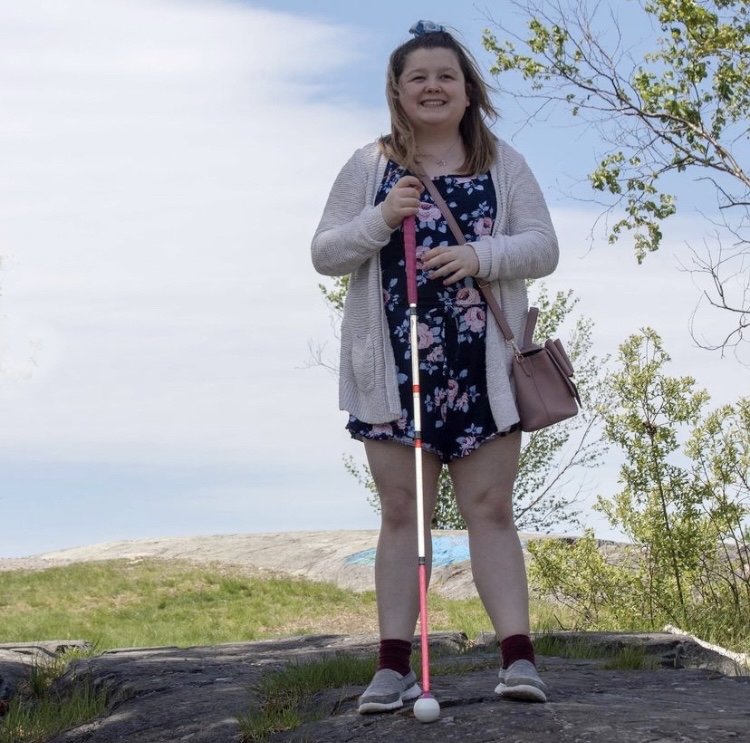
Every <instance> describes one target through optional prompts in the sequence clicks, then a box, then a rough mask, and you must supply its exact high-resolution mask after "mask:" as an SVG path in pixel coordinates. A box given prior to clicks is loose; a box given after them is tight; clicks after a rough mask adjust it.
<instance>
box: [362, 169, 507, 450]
mask: <svg viewBox="0 0 750 743" xmlns="http://www.w3.org/2000/svg"><path fill="white" fill-rule="evenodd" d="M404 174H405V171H404V170H403V169H402V168H401V167H399V166H398V165H396V164H395V163H393V162H391V163H389V164H388V167H387V169H386V173H385V176H384V178H383V182H382V184H381V186H380V189H379V190H378V194H377V197H376V200H375V203H376V204H378V203H380V202H382V201H383V199H385V197H386V196H387V194H388V192H389V191H390V190H391V188H393V186H394V185H395V184H396V183H397V182H398V180H399V179H400V178H401V177H402V176H403V175H404ZM435 185H436V186H437V188H438V189H439V191H440V193H441V194H442V196H443V198H444V199H445V200H446V203H447V204H448V206H449V207H450V209H451V211H452V212H453V214H454V215H455V216H456V219H457V221H458V223H459V225H460V227H461V229H462V230H463V232H464V236H465V237H466V239H467V240H468V241H470V242H471V241H476V240H477V239H478V237H481V236H482V235H489V234H491V232H492V227H493V224H494V219H495V212H496V208H497V207H496V202H495V192H494V189H493V187H492V182H491V180H490V176H489V174H484V175H479V176H476V177H473V178H467V177H458V176H445V177H442V178H439V179H436V180H435ZM416 225H417V291H418V307H417V310H418V325H417V330H418V346H419V354H420V363H419V370H420V387H421V390H422V431H421V434H422V446H423V448H424V450H425V451H429V452H432V453H435V454H437V455H438V456H439V457H440V459H441V460H442V461H443V462H449V461H451V460H452V459H455V458H458V457H464V456H467V455H468V454H471V453H472V452H473V451H475V450H476V449H477V448H478V447H479V446H480V445H481V444H482V443H483V442H485V441H487V440H489V439H491V438H494V437H496V436H498V435H503V434H504V433H505V432H503V433H499V432H498V431H497V428H496V426H495V422H494V419H493V417H492V413H491V411H490V406H489V400H488V397H487V385H486V377H485V367H484V364H485V353H484V343H485V330H486V322H487V309H486V304H485V302H484V298H483V297H482V294H481V292H480V291H479V290H478V289H477V287H476V284H475V283H474V280H473V279H471V278H467V279H464V280H463V281H460V282H458V283H456V284H453V285H452V286H448V287H446V286H443V284H442V282H440V281H431V280H430V271H427V270H425V268H424V264H423V256H424V254H425V253H426V252H427V251H428V250H429V249H430V248H433V247H437V246H444V245H452V244H454V243H455V238H454V237H453V235H452V233H451V231H450V229H449V227H448V225H447V224H446V222H445V220H444V219H443V216H442V214H441V213H440V210H439V209H438V207H437V206H436V205H435V204H434V203H433V202H432V199H431V198H430V195H429V193H428V192H427V191H425V192H424V193H423V195H422V204H421V206H420V209H419V212H418V213H417V216H416ZM380 262H381V271H382V280H383V303H384V307H385V313H386V317H387V319H388V325H389V328H390V332H391V342H392V344H393V350H394V355H395V358H396V374H397V379H398V383H399V394H400V398H401V407H402V412H401V417H400V418H399V419H398V420H396V421H393V422H392V423H380V424H376V425H372V424H368V423H364V422H363V421H360V420H358V419H357V418H355V417H354V416H350V417H349V422H348V424H347V429H348V430H349V432H350V434H351V435H352V436H353V437H354V438H356V439H375V440H394V441H398V442H400V443H403V444H409V445H412V446H413V445H414V421H413V416H412V410H411V408H412V383H411V348H410V343H409V308H408V302H407V298H406V268H405V260H404V246H403V237H402V233H401V231H400V230H397V231H395V232H394V233H393V236H392V237H391V241H390V243H389V244H388V245H387V246H386V247H384V248H383V250H382V251H381V254H380Z"/></svg>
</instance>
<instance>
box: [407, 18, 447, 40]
mask: <svg viewBox="0 0 750 743" xmlns="http://www.w3.org/2000/svg"><path fill="white" fill-rule="evenodd" d="M440 31H445V26H441V25H440V24H439V23H435V22H434V21H417V22H416V23H415V24H414V25H413V26H412V27H411V28H410V29H409V33H410V34H414V36H422V35H423V34H434V33H439V32H440Z"/></svg>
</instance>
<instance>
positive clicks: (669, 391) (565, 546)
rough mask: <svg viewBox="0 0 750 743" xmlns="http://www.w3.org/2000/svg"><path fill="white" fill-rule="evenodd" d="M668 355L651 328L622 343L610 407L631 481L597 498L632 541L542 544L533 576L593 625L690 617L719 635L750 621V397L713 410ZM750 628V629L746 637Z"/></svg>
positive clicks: (744, 629) (700, 629)
mask: <svg viewBox="0 0 750 743" xmlns="http://www.w3.org/2000/svg"><path fill="white" fill-rule="evenodd" d="M669 360H670V359H669V356H668V355H667V353H666V351H665V350H664V348H663V344H662V341H661V338H660V337H659V336H658V334H657V333H656V332H655V331H653V330H651V329H646V330H644V331H642V334H641V335H635V336H632V337H631V338H629V339H628V340H627V341H626V342H625V343H624V344H623V345H622V346H621V347H620V354H619V363H620V368H618V369H617V370H616V371H614V372H613V373H611V374H610V375H609V377H608V384H609V385H610V387H611V389H612V391H613V394H614V401H613V404H610V405H608V407H607V409H604V410H602V411H601V413H602V418H603V420H604V437H605V439H606V440H607V441H608V442H610V443H612V444H615V445H617V446H618V447H619V448H620V449H621V450H622V452H623V453H624V464H623V465H622V467H621V470H620V482H621V483H622V486H623V487H622V489H621V490H620V491H619V492H618V493H616V494H615V495H614V496H612V497H609V498H604V497H601V496H600V497H599V499H598V502H597V506H596V507H597V509H598V510H599V511H601V512H602V513H603V514H605V516H606V517H607V519H608V521H609V523H610V524H611V525H613V526H615V527H617V528H618V529H619V530H621V531H622V532H623V533H624V534H625V535H626V536H627V537H628V539H629V541H630V543H631V546H630V547H629V548H627V549H626V550H625V554H624V555H623V554H622V549H621V550H620V552H621V554H620V555H619V559H618V560H612V559H610V560H605V559H604V558H603V557H602V555H601V550H600V548H601V545H598V544H597V543H596V541H595V540H594V539H593V535H591V534H587V535H586V537H585V538H584V539H582V540H580V541H579V542H577V543H564V542H560V541H548V542H544V543H541V542H540V543H536V544H534V545H532V546H531V551H532V553H533V554H534V556H535V558H536V559H535V564H534V566H533V568H532V571H531V576H532V581H533V582H534V584H535V585H536V586H537V587H538V588H539V590H541V591H543V592H545V593H548V594H552V595H555V596H558V597H565V598H564V600H565V601H566V602H567V603H569V604H570V605H572V606H574V607H575V608H577V609H578V611H579V614H580V617H581V620H582V622H585V623H586V625H587V626H594V627H596V626H599V627H602V626H604V627H610V626H612V625H613V624H614V626H616V627H618V628H622V629H625V628H629V629H637V628H641V629H658V628H660V627H661V626H663V625H664V624H665V623H674V624H679V625H680V626H682V627H683V628H685V629H688V630H689V631H692V632H696V633H697V634H700V635H701V636H703V637H706V638H708V639H712V640H713V641H717V642H725V643H727V642H729V643H731V644H737V643H741V642H746V639H747V636H748V631H749V630H750V564H749V562H748V557H749V555H748V549H749V547H750V532H749V531H748V517H750V400H748V399H741V400H740V401H739V402H738V403H737V404H736V405H727V406H723V407H722V408H720V409H718V410H716V411H713V412H706V406H707V404H708V402H709V397H708V394H707V393H706V392H705V391H704V390H696V389H695V381H694V380H693V379H692V378H691V377H687V376H686V377H670V376H667V375H666V374H665V373H664V366H665V365H666V364H667V363H668V362H669ZM743 638H744V640H743Z"/></svg>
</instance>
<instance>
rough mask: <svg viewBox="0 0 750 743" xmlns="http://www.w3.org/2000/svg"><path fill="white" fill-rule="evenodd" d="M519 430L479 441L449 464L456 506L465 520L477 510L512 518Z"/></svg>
mask: <svg viewBox="0 0 750 743" xmlns="http://www.w3.org/2000/svg"><path fill="white" fill-rule="evenodd" d="M520 453H521V432H520V431H514V432H513V433H509V434H507V435H505V436H498V437H496V438H494V439H492V440H490V441H486V442H485V443H483V444H482V445H481V446H480V447H479V448H478V449H477V450H476V451H474V452H472V453H471V454H469V455H468V456H466V457H461V458H459V459H454V460H453V461H452V462H451V463H450V464H449V465H448V468H449V471H450V474H451V479H452V480H453V488H454V490H455V493H456V500H457V503H458V507H459V508H460V509H461V512H462V514H463V515H464V518H466V519H467V521H468V518H469V517H470V516H471V515H472V514H473V513H474V512H475V511H477V510H480V511H485V512H491V513H495V514H497V513H498V509H499V511H501V512H502V516H503V517H504V518H508V517H511V518H512V508H513V505H512V502H513V485H514V483H515V481H516V475H517V474H518V460H519V456H520Z"/></svg>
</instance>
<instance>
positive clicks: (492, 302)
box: [419, 175, 539, 348]
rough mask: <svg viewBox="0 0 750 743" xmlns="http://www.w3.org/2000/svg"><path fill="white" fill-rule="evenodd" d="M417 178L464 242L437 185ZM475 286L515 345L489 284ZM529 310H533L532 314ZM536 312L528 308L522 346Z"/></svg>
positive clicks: (454, 233) (428, 180)
mask: <svg viewBox="0 0 750 743" xmlns="http://www.w3.org/2000/svg"><path fill="white" fill-rule="evenodd" d="M419 179H420V180H421V181H422V183H424V185H425V188H426V189H427V190H428V191H429V192H430V196H432V200H433V201H434V202H435V206H436V207H437V208H438V209H440V211H441V212H442V214H443V217H445V221H446V222H447V223H448V227H450V228H451V232H452V233H453V235H454V236H455V238H456V240H458V244H459V245H463V244H464V243H465V242H466V238H465V237H464V235H463V232H461V228H460V227H459V226H458V222H456V218H455V217H454V216H453V212H451V210H450V208H449V207H448V204H446V203H445V199H444V198H443V197H442V196H441V194H440V191H438V190H437V187H436V186H435V184H434V183H433V182H432V179H431V178H428V177H427V176H426V175H419ZM477 286H478V287H479V289H480V290H481V292H482V294H483V295H484V299H485V301H486V302H487V306H488V307H489V308H490V312H492V314H493V315H494V316H495V320H497V324H498V325H499V326H500V330H502V332H503V335H504V336H505V340H506V341H508V343H510V344H511V345H514V346H515V338H514V336H513V331H512V330H511V329H510V325H508V321H507V320H506V319H505V313H504V312H503V308H502V307H501V306H500V303H499V302H498V301H497V299H495V295H494V294H493V293H492V292H491V291H490V286H489V284H482V283H480V282H479V281H477ZM531 310H534V314H533V315H532V312H531ZM538 314H539V310H537V308H536V307H531V308H530V309H529V317H528V320H527V321H526V332H525V333H524V339H523V340H524V345H523V347H524V348H526V347H528V346H529V345H530V344H531V337H532V335H533V334H534V326H535V325H536V317H537V315H538Z"/></svg>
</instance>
